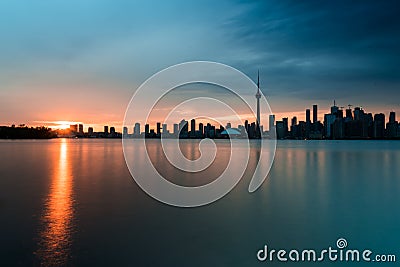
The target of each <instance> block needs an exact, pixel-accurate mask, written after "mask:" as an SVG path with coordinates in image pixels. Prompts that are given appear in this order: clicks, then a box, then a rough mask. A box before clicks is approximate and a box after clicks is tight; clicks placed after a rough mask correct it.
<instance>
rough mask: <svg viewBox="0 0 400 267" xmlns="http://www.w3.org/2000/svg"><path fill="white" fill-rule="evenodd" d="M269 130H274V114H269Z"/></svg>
mask: <svg viewBox="0 0 400 267" xmlns="http://www.w3.org/2000/svg"><path fill="white" fill-rule="evenodd" d="M268 130H269V131H270V132H273V131H275V115H273V114H271V115H269V129H268Z"/></svg>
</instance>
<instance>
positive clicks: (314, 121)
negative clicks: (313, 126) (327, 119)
mask: <svg viewBox="0 0 400 267" xmlns="http://www.w3.org/2000/svg"><path fill="white" fill-rule="evenodd" d="M312 110H313V123H316V122H317V121H318V106H317V105H313V106H312Z"/></svg>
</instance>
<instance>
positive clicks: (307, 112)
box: [306, 108, 311, 122]
mask: <svg viewBox="0 0 400 267" xmlns="http://www.w3.org/2000/svg"><path fill="white" fill-rule="evenodd" d="M306 122H311V119H310V109H309V108H308V109H306Z"/></svg>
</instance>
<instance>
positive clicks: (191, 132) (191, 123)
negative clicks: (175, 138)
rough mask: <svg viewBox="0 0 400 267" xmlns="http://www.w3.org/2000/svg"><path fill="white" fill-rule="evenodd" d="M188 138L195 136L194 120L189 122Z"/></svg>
mask: <svg viewBox="0 0 400 267" xmlns="http://www.w3.org/2000/svg"><path fill="white" fill-rule="evenodd" d="M190 136H191V137H195V136H196V120H195V119H191V120H190Z"/></svg>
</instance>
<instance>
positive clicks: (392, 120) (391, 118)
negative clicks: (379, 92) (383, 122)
mask: <svg viewBox="0 0 400 267" xmlns="http://www.w3.org/2000/svg"><path fill="white" fill-rule="evenodd" d="M395 121H396V113H395V112H394V111H391V112H390V113H389V122H390V123H394V122H395Z"/></svg>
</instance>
